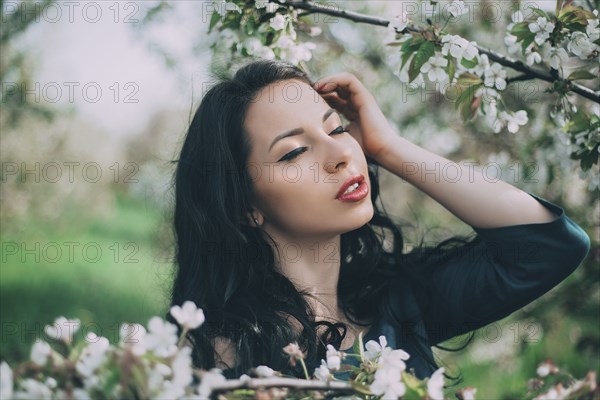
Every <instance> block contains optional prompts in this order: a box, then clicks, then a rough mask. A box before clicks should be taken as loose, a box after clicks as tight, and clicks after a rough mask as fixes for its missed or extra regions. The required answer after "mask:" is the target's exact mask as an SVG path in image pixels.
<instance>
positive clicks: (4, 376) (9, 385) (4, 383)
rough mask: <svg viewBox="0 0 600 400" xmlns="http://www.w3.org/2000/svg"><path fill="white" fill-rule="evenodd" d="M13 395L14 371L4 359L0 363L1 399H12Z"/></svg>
mask: <svg viewBox="0 0 600 400" xmlns="http://www.w3.org/2000/svg"><path fill="white" fill-rule="evenodd" d="M12 396H13V372H12V369H10V367H9V366H8V364H7V363H6V362H4V361H2V363H0V399H10V398H12Z"/></svg>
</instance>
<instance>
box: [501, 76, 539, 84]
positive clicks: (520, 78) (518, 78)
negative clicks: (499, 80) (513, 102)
mask: <svg viewBox="0 0 600 400" xmlns="http://www.w3.org/2000/svg"><path fill="white" fill-rule="evenodd" d="M531 79H535V78H533V77H531V76H529V75H527V74H522V75H517V76H514V77H512V78H508V79H507V80H506V83H507V84H509V83H513V82H521V81H529V80H531Z"/></svg>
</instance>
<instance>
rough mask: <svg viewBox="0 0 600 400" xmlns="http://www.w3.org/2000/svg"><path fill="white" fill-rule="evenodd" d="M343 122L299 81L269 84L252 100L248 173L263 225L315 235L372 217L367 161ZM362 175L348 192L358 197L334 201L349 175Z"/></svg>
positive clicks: (351, 227) (346, 229)
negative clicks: (357, 185) (355, 185)
mask: <svg viewBox="0 0 600 400" xmlns="http://www.w3.org/2000/svg"><path fill="white" fill-rule="evenodd" d="M341 126H342V121H341V119H340V116H339V115H338V113H337V112H335V111H334V110H333V109H331V107H330V106H329V105H328V104H327V103H326V102H325V100H323V98H322V97H321V96H320V95H319V94H318V93H317V92H315V91H314V90H313V88H312V87H310V86H309V85H307V84H306V83H304V82H301V81H297V80H287V81H281V82H278V83H274V84H272V85H269V86H267V87H265V88H264V89H263V90H262V91H261V92H260V93H259V94H258V95H257V97H256V98H255V99H254V101H253V102H252V103H251V104H250V107H249V108H248V112H247V114H246V119H245V123H244V127H245V129H246V132H247V134H248V135H249V139H250V143H251V153H250V157H249V160H248V171H249V174H250V177H251V178H252V181H253V186H254V191H255V199H254V200H255V202H254V205H255V207H256V209H257V210H258V211H259V212H260V213H261V214H262V215H263V217H264V223H263V226H262V228H263V229H265V230H267V231H270V232H269V233H277V232H278V233H280V234H284V235H286V236H288V237H290V238H298V239H302V238H306V237H314V238H315V239H316V238H317V237H324V236H330V235H337V234H341V233H345V232H349V231H351V230H354V229H357V228H359V227H361V226H363V225H364V224H366V223H367V222H369V221H370V220H371V218H372V217H373V205H372V203H371V198H370V197H371V196H370V182H369V175H368V169H367V161H366V159H365V156H364V153H363V151H362V149H361V147H360V145H359V144H358V142H357V141H356V140H355V139H354V138H353V137H352V136H351V135H350V133H348V132H341V133H340V131H341V130H342V129H343V128H340V127H341ZM338 128H339V129H338ZM290 133H291V135H289V134H290ZM284 134H287V135H285V136H286V137H282V136H283V135H284ZM361 175H362V177H364V183H363V184H361V186H360V187H359V188H358V189H356V190H355V192H354V194H352V195H349V196H350V197H352V196H354V199H351V198H350V199H349V198H348V195H347V196H345V197H344V199H345V200H346V201H342V200H340V199H339V198H337V197H338V193H339V191H340V189H342V185H343V184H344V183H345V182H347V181H348V179H350V178H354V177H357V176H361ZM351 189H353V187H352V188H351ZM365 193H366V194H365Z"/></svg>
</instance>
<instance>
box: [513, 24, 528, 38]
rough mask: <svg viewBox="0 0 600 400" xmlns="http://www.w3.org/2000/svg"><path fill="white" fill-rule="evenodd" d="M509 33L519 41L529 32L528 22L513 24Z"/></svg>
mask: <svg viewBox="0 0 600 400" xmlns="http://www.w3.org/2000/svg"><path fill="white" fill-rule="evenodd" d="M510 33H511V34H513V35H514V36H516V37H517V40H518V41H521V40H522V39H523V37H524V36H525V35H526V34H529V33H531V31H530V30H529V23H528V22H519V23H518V24H515V25H514V26H513V28H512V29H511V31H510Z"/></svg>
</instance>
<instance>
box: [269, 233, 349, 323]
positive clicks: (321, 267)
mask: <svg viewBox="0 0 600 400" xmlns="http://www.w3.org/2000/svg"><path fill="white" fill-rule="evenodd" d="M270 235H271V237H272V238H273V240H274V241H275V242H276V243H277V247H278V249H279V253H278V252H277V251H276V250H275V257H276V263H277V266H278V268H279V269H280V271H281V273H282V274H283V275H285V276H286V277H287V278H288V279H289V280H290V281H291V282H292V283H293V284H294V286H295V287H296V288H297V289H298V290H299V291H306V292H308V293H310V294H311V295H312V296H314V298H312V297H311V296H307V301H308V302H309V303H310V304H311V306H312V308H313V310H314V312H315V315H319V316H322V317H325V316H331V317H332V318H334V319H337V317H338V314H339V311H338V310H339V307H338V302H337V285H338V279H339V274H340V235H335V236H333V237H327V238H320V239H317V240H315V239H314V238H311V239H306V240H298V239H297V238H293V239H291V238H285V237H283V235H281V234H277V233H270Z"/></svg>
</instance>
